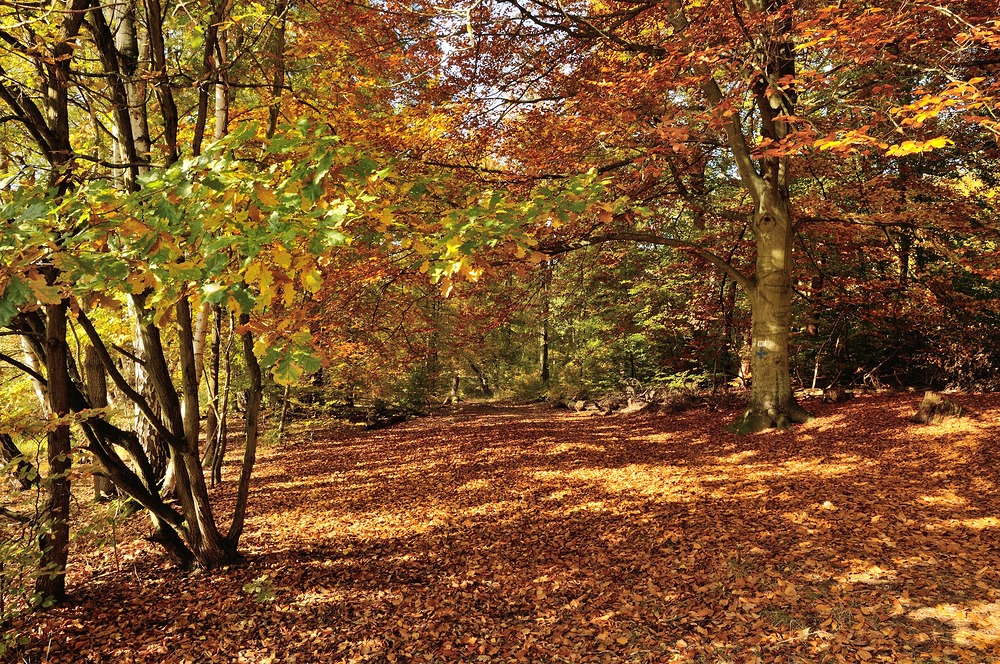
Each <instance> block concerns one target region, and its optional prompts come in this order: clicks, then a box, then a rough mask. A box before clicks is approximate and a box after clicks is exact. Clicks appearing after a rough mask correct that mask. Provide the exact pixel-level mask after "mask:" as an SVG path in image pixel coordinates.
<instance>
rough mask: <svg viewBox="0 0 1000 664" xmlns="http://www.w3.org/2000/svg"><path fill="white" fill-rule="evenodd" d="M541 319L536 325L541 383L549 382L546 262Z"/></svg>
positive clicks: (549, 275)
mask: <svg viewBox="0 0 1000 664" xmlns="http://www.w3.org/2000/svg"><path fill="white" fill-rule="evenodd" d="M542 270H543V271H542V292H541V298H542V316H541V318H542V320H541V322H540V324H539V326H538V369H539V373H540V376H541V379H542V382H543V383H548V382H549V377H550V376H549V313H550V312H549V309H550V307H549V283H550V282H551V280H552V267H551V266H550V265H549V264H548V263H546V264H545V266H544V267H543V269H542Z"/></svg>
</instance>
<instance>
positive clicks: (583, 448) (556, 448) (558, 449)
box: [548, 443, 605, 456]
mask: <svg viewBox="0 0 1000 664" xmlns="http://www.w3.org/2000/svg"><path fill="white" fill-rule="evenodd" d="M577 451H580V452H601V453H603V452H604V451H605V450H604V448H603V447H602V446H600V445H594V444H592V443H559V444H558V445H553V446H552V447H550V448H549V451H548V453H549V454H551V455H553V456H554V455H557V454H566V453H572V452H577Z"/></svg>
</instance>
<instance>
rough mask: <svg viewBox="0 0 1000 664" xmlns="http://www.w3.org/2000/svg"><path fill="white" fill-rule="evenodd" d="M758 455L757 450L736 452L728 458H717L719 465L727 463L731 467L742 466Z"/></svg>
mask: <svg viewBox="0 0 1000 664" xmlns="http://www.w3.org/2000/svg"><path fill="white" fill-rule="evenodd" d="M758 454H760V452H759V451H758V450H745V451H743V452H736V453H735V454H730V455H729V456H724V457H719V458H718V460H719V463H728V464H730V465H733V466H738V465H742V464H743V463H744V462H745V461H746V460H747V459H750V458H752V457H755V456H757V455H758Z"/></svg>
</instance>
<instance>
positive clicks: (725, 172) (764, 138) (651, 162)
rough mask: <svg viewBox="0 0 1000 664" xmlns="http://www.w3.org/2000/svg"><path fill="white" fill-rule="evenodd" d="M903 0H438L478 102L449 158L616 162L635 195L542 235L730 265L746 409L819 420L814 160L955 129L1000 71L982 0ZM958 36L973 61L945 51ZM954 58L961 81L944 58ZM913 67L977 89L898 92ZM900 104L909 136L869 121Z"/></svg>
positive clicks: (908, 147) (446, 34) (558, 244)
mask: <svg viewBox="0 0 1000 664" xmlns="http://www.w3.org/2000/svg"><path fill="white" fill-rule="evenodd" d="M888 10H889V8H888V7H882V6H876V7H871V6H869V5H861V4H854V3H841V4H840V5H838V6H837V7H829V6H823V5H822V3H812V4H804V5H803V4H797V5H792V4H789V3H785V2H782V1H780V0H775V1H766V2H765V1H757V0H751V1H750V2H747V3H745V4H739V5H732V6H729V5H727V6H725V7H722V6H715V5H712V4H709V5H704V4H703V3H683V2H667V3H646V2H640V3H613V2H612V3H597V4H594V3H573V4H571V5H566V4H559V5H551V4H549V3H545V2H521V1H519V0H510V1H503V0H498V1H496V2H490V3H477V4H476V5H475V6H474V7H472V8H470V9H469V10H468V11H467V12H464V11H460V8H459V7H458V6H452V8H451V9H449V10H448V11H449V13H447V14H446V13H438V14H434V12H433V11H430V10H428V12H427V13H428V14H430V15H431V16H433V17H434V18H433V19H432V20H431V21H430V23H431V25H432V27H433V28H435V29H437V30H438V33H437V34H438V37H439V38H440V39H450V40H451V46H452V51H453V54H452V55H449V57H448V58H447V65H446V66H443V67H442V68H441V69H440V72H441V74H440V75H441V78H442V79H443V84H442V85H440V86H438V89H439V90H440V94H442V95H447V96H448V97H449V99H450V100H451V103H453V104H455V105H456V107H458V108H462V109H467V110H468V114H467V115H466V116H465V120H464V123H463V124H462V125H460V126H459V127H457V128H456V129H455V130H454V131H453V132H452V134H451V135H450V136H449V144H448V148H443V147H442V148H441V149H440V152H438V153H437V154H438V157H437V159H438V160H439V161H450V162H451V163H452V165H453V166H456V167H460V166H462V165H463V163H464V164H467V165H469V166H470V167H472V168H478V169H479V170H480V172H483V173H490V172H492V173H495V174H496V175H497V176H498V177H499V176H501V175H502V174H503V172H506V175H507V177H508V178H520V179H521V180H522V181H523V180H524V179H529V180H535V181H538V180H550V181H551V180H553V179H557V178H558V177H560V176H562V175H565V174H567V173H571V172H573V171H577V172H579V171H582V170H585V169H587V168H597V170H598V171H599V172H601V173H606V174H608V175H609V176H613V177H614V185H613V191H615V192H616V193H617V194H619V195H620V198H618V199H617V200H615V201H609V202H608V203H607V204H606V206H605V207H604V208H603V210H602V209H593V210H592V211H591V212H589V213H587V214H581V215H579V216H577V217H574V218H571V219H562V220H561V223H545V224H542V225H540V226H538V227H536V228H535V229H534V234H535V237H536V238H537V241H538V245H537V246H538V247H539V248H540V249H541V250H542V251H545V252H547V253H549V254H550V255H551V254H558V253H560V252H565V251H569V250H573V249H575V248H578V247H581V246H586V245H589V244H594V243H601V242H611V241H627V242H632V243H639V244H645V245H661V246H670V247H675V248H679V249H683V250H686V251H689V252H690V253H692V254H693V255H694V256H695V257H697V258H698V259H699V260H700V261H702V262H703V263H704V264H706V265H713V266H714V267H715V268H717V269H721V270H722V271H723V272H724V273H725V274H726V275H727V278H728V279H731V280H732V281H733V282H734V283H736V284H738V285H740V286H741V287H742V288H743V289H744V291H745V292H746V294H747V298H748V300H749V303H750V308H751V312H752V323H751V332H750V351H751V357H750V358H749V359H750V361H751V365H752V370H751V372H752V384H751V391H750V395H749V402H750V403H749V407H748V409H747V411H746V412H745V413H744V415H743V417H742V418H741V419H740V421H739V422H738V425H737V428H738V429H740V430H742V431H755V430H759V429H762V428H766V427H769V426H775V425H777V426H787V425H788V424H790V423H791V422H800V421H804V420H805V419H807V418H808V414H807V413H805V412H804V411H803V410H802V409H801V408H800V407H799V406H798V405H797V403H796V402H795V398H794V396H793V393H792V384H791V379H790V375H789V339H790V332H791V325H792V300H793V282H792V278H793V266H794V263H793V261H792V251H793V244H794V242H793V240H794V237H795V233H796V231H798V230H799V229H800V228H801V224H802V223H803V222H805V221H806V220H807V219H809V218H811V217H813V214H812V213H813V209H811V206H809V207H806V206H803V205H801V204H800V206H799V207H798V208H796V205H795V201H796V200H797V199H801V198H802V193H803V188H802V186H801V180H802V179H803V177H804V173H807V172H808V171H809V169H810V168H811V165H812V164H813V163H814V160H815V159H817V158H818V159H822V158H823V156H824V155H823V153H824V152H833V153H836V154H845V153H846V152H848V151H849V150H850V149H858V151H859V153H860V152H861V151H863V150H867V151H868V154H873V153H877V154H883V155H886V156H888V157H895V156H903V155H905V154H908V153H917V152H926V151H930V150H935V149H941V148H945V147H947V145H948V144H949V140H948V139H947V138H945V137H941V136H934V135H931V136H927V137H926V138H918V136H919V134H920V133H924V132H926V129H927V126H928V125H923V129H921V122H925V121H926V119H927V118H929V117H932V116H936V115H938V114H940V112H941V111H942V110H943V109H944V108H950V109H952V110H954V109H956V108H957V107H958V106H962V108H963V113H964V115H965V116H966V117H972V116H973V115H975V114H976V113H979V110H980V109H982V108H984V106H983V104H985V103H987V100H988V99H989V98H990V95H991V94H992V92H991V91H995V89H996V80H995V75H993V78H988V79H984V78H983V77H982V76H979V77H978V78H976V76H977V72H979V71H981V70H982V69H983V67H982V65H981V64H979V65H977V64H976V63H977V58H978V62H979V63H982V62H983V51H982V48H983V46H985V45H986V44H988V43H990V42H989V39H990V37H989V35H993V34H994V33H993V31H992V30H991V29H990V28H989V26H990V25H991V24H990V23H989V19H990V13H989V11H988V8H987V7H986V5H985V4H983V3H977V2H968V3H964V4H963V12H962V13H961V14H960V15H961V18H958V16H959V14H955V13H952V12H951V10H946V11H939V10H937V9H935V8H933V7H924V6H913V7H908V8H907V9H905V10H899V11H896V12H895V13H890V12H889V11H888ZM459 16H460V17H462V18H457V17H459ZM914 23H916V24H919V25H920V26H921V30H920V31H919V37H918V36H917V35H918V32H914V31H913V29H912V25H911V24H914ZM459 24H462V25H459ZM461 27H465V28H467V29H459V28H461ZM973 42H975V43H976V44H977V46H976V47H971V46H968V45H969V44H971V43H973ZM945 45H949V46H951V47H955V46H956V45H958V46H962V48H961V49H958V50H956V49H954V48H951V49H945V48H944V46H945ZM935 52H936V53H937V54H938V55H934V53H935ZM946 52H947V53H956V52H959V56H958V60H961V62H944V61H943V60H946V59H948V58H951V57H952V56H951V55H948V56H944V57H943V58H942V57H941V55H940V54H942V53H946ZM941 65H946V66H947V69H942V67H941ZM956 68H958V70H960V73H961V75H962V76H963V77H964V80H963V82H962V83H956V82H955V80H954V79H953V80H952V81H951V82H948V81H947V80H946V78H945V77H942V76H939V75H938V74H936V73H935V72H939V71H948V72H949V73H950V72H951V71H955V70H956ZM914 70H916V71H917V72H919V74H918V78H921V79H922V81H921V83H923V84H926V85H927V86H928V88H934V87H936V88H938V89H939V90H942V91H943V92H942V93H943V94H945V93H946V94H949V95H951V96H952V97H953V98H954V99H956V100H957V99H959V98H960V99H961V100H962V101H961V102H959V101H955V103H954V104H950V103H945V102H942V101H940V99H941V98H938V101H931V100H932V99H934V97H933V95H932V93H930V92H929V91H928V92H927V97H925V98H924V99H923V101H920V102H918V103H917V104H916V105H912V104H909V105H899V104H898V99H897V98H896V97H895V96H894V90H895V88H892V87H890V88H884V87H881V86H879V85H878V84H877V83H876V81H878V80H884V79H885V73H886V72H891V73H892V75H893V76H900V75H901V74H903V73H904V72H906V71H911V72H912V71H914ZM894 109H899V110H898V111H896V110H894ZM921 113H923V115H921ZM894 116H895V117H902V118H903V121H902V122H898V121H897V126H899V127H900V128H901V129H902V130H903V132H904V133H907V132H912V134H913V137H912V138H908V139H906V140H901V141H899V142H897V141H896V140H895V139H894V138H893V134H892V133H891V132H888V133H884V134H883V135H879V134H877V133H875V132H874V131H873V129H874V128H875V127H877V126H879V125H882V126H891V121H892V120H893V118H894ZM918 118H920V121H918ZM976 121H977V122H979V123H980V126H983V127H989V126H991V125H990V124H989V122H990V121H989V120H987V121H985V122H983V121H981V120H976ZM486 126H489V127H490V129H489V130H483V127H486ZM918 130H920V131H918ZM463 132H466V133H463ZM828 132H832V133H828ZM456 145H461V147H458V148H457V147H456ZM859 146H861V147H859ZM456 152H457V153H458V154H459V155H461V156H456ZM490 158H492V160H493V163H503V164H505V165H506V168H504V169H496V168H492V167H491V166H490V164H489V163H488V161H489V159H490ZM795 164H799V165H800V166H799V168H798V171H796V170H795ZM796 172H798V173H800V174H801V175H799V176H798V178H797V177H796V176H795V174H796ZM744 234H748V235H749V236H750V237H752V238H753V244H754V247H753V248H754V252H753V257H752V259H751V261H750V264H742V263H740V262H739V261H738V260H737V261H733V260H731V259H730V256H732V255H735V256H737V257H739V256H740V255H741V253H740V252H737V253H736V254H733V253H732V251H731V250H730V249H728V248H726V246H727V245H729V246H732V245H733V244H734V243H739V242H740V241H741V239H742V238H743V237H744Z"/></svg>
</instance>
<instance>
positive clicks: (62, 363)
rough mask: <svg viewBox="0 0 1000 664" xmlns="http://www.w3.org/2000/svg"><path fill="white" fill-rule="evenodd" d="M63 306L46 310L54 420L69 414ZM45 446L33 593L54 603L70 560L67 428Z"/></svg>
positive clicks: (53, 431) (55, 430)
mask: <svg viewBox="0 0 1000 664" xmlns="http://www.w3.org/2000/svg"><path fill="white" fill-rule="evenodd" d="M66 308H67V305H66V302H65V301H64V302H62V303H60V304H50V305H48V306H46V312H45V313H46V326H45V327H46V335H45V350H46V373H47V376H48V385H47V387H48V396H49V410H50V411H51V412H52V414H53V415H55V416H56V417H63V416H65V415H67V414H68V413H69V372H68V371H67V361H68V357H67V349H66ZM46 442H47V445H48V462H49V476H48V478H47V479H46V484H47V485H48V487H49V499H48V502H47V503H46V505H45V510H44V512H43V515H44V516H43V524H44V526H43V531H42V535H41V537H40V546H41V550H42V558H41V562H40V564H39V568H40V570H41V572H42V574H41V575H39V577H38V579H37V580H36V583H35V590H36V592H38V593H40V594H41V595H42V596H44V597H52V598H55V599H56V600H57V601H58V600H62V599H63V598H65V596H66V561H67V560H68V558H69V500H70V480H69V469H70V463H71V462H70V436H69V424H68V423H66V424H60V425H58V426H53V427H50V429H49V432H48V434H47V435H46Z"/></svg>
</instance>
